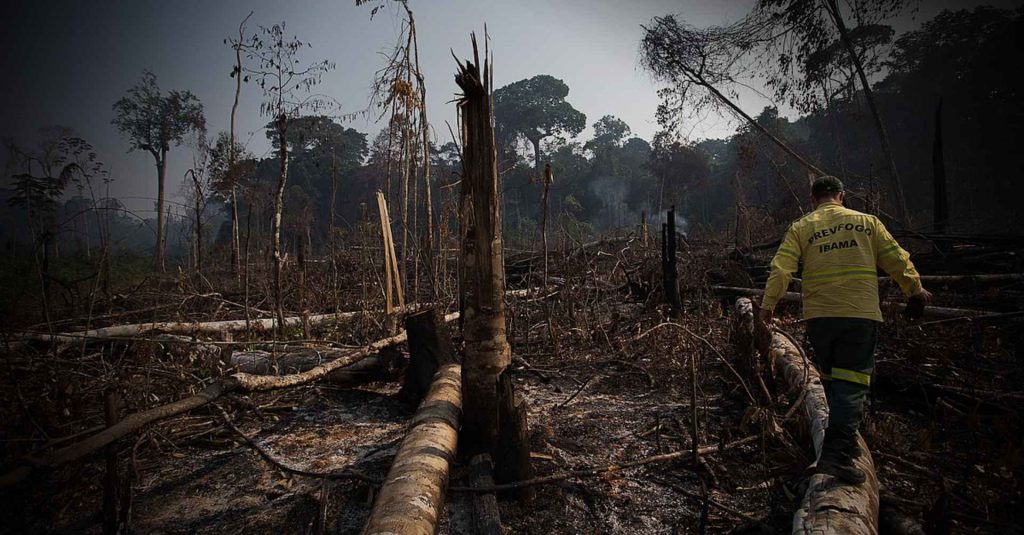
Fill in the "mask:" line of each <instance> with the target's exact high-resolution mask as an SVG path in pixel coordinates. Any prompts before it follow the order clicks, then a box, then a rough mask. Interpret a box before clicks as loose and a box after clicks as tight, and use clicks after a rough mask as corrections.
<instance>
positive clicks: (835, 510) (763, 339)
mask: <svg viewBox="0 0 1024 535" xmlns="http://www.w3.org/2000/svg"><path fill="white" fill-rule="evenodd" d="M736 316H737V323H738V324H739V325H738V326H739V329H738V330H742V331H746V332H750V331H754V332H755V333H757V334H755V335H754V338H755V340H756V342H755V343H756V344H757V346H758V349H759V350H760V351H761V353H762V356H763V357H764V358H766V359H767V360H768V361H769V362H770V363H771V366H772V369H773V370H774V372H775V375H777V376H779V377H781V378H782V379H783V380H785V381H786V383H787V384H788V385H789V388H790V389H793V390H797V391H803V409H804V416H805V417H806V421H807V424H808V426H809V430H810V435H811V440H812V442H813V444H814V454H815V457H820V456H821V446H822V442H823V441H824V439H825V428H826V427H827V425H828V401H827V400H826V399H825V389H824V387H823V386H822V385H821V377H820V375H819V374H818V370H817V368H816V367H815V366H813V365H812V364H811V363H810V362H808V361H807V360H805V358H804V357H803V355H802V354H801V353H800V350H799V349H798V348H797V347H796V346H795V345H793V343H792V342H790V341H789V338H787V337H786V336H783V335H781V334H778V333H771V334H769V333H767V332H764V331H763V330H762V332H757V330H755V326H754V307H753V303H751V301H750V299H747V298H745V297H741V298H739V299H737V300H736ZM769 336H770V339H769ZM857 443H858V445H859V446H860V450H861V454H860V455H859V456H858V457H856V458H855V459H853V463H854V464H855V465H856V466H857V467H858V468H860V469H861V470H863V471H864V474H865V475H866V476H867V479H866V480H865V481H864V483H861V484H860V485H844V484H837V482H836V481H835V479H834V478H833V477H832V476H827V475H824V474H815V475H813V476H811V478H810V482H809V484H808V486H807V491H806V492H805V493H804V496H803V499H802V500H801V503H800V508H799V509H797V511H796V513H794V515H793V531H792V532H793V533H794V534H812V533H850V534H857V533H863V534H871V535H874V534H877V533H878V477H877V476H876V474H875V465H874V461H873V460H872V458H871V453H870V452H869V451H868V447H867V444H866V443H865V442H864V438H863V437H861V436H860V434H858V435H857Z"/></svg>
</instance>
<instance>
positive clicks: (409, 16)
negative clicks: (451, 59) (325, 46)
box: [356, 0, 439, 302]
mask: <svg viewBox="0 0 1024 535" xmlns="http://www.w3.org/2000/svg"><path fill="white" fill-rule="evenodd" d="M394 1H395V2H396V3H398V4H399V5H401V7H402V9H403V13H404V20H403V27H402V31H401V32H400V34H399V37H398V44H397V45H396V46H395V48H394V50H393V51H392V52H391V54H390V55H389V56H388V61H387V64H386V65H385V66H384V68H383V69H381V70H380V71H378V72H377V75H376V77H375V79H374V85H373V96H372V101H371V106H373V105H376V106H377V107H379V108H380V109H381V110H385V111H384V112H383V113H382V117H383V115H384V114H385V113H387V111H386V110H390V118H389V121H388V134H387V139H388V149H387V153H386V154H387V162H386V166H385V167H386V169H387V172H386V176H385V177H384V179H385V181H386V182H387V187H386V192H387V201H388V205H389V206H390V207H394V206H395V204H396V199H394V198H393V196H392V194H391V169H392V163H395V162H394V160H397V167H398V173H397V176H398V178H399V183H398V191H399V193H400V195H401V198H400V199H398V200H397V201H398V203H399V206H400V207H401V210H400V211H399V212H398V214H400V216H401V224H402V234H401V235H402V244H401V257H402V266H403V269H401V272H402V273H403V274H404V277H405V279H404V283H403V287H405V288H406V289H409V288H410V285H409V284H408V277H409V272H410V270H411V273H412V275H413V278H412V285H411V288H412V300H413V301H414V302H415V299H416V295H417V294H418V293H419V279H420V276H419V274H420V265H421V262H422V264H423V267H424V268H425V271H426V274H427V279H428V284H429V286H430V292H431V295H432V296H433V297H434V298H436V297H437V295H438V285H439V283H438V281H439V278H438V268H437V265H438V262H436V261H435V259H434V249H435V244H436V243H437V242H438V240H437V238H436V237H435V230H436V228H437V226H436V225H435V224H434V206H433V205H434V201H433V185H432V182H431V180H432V179H431V161H430V151H431V147H430V123H429V122H428V121H427V87H426V84H425V79H424V76H423V71H422V70H421V69H420V60H419V55H420V52H419V44H418V41H417V33H416V18H415V17H414V16H413V12H412V10H411V9H410V8H409V4H408V2H406V0H394ZM370 3H375V2H374V1H373V0H356V5H363V4H370ZM382 7H383V5H377V6H375V7H374V8H373V9H372V11H371V14H370V16H371V17H373V16H374V15H376V14H377V12H378V11H379V10H380V9H381V8H382ZM396 142H397V143H396ZM396 144H397V147H398V150H397V152H398V154H397V155H396V154H395V151H394V150H393V148H392V147H393V146H395V145H396ZM420 178H422V184H423V219H424V227H423V230H422V232H420V225H419V222H420V215H421V211H420V206H419V184H420V183H421V182H420ZM410 186H411V191H410ZM410 195H411V196H410ZM410 237H411V238H412V247H410V240H409V238H410ZM410 258H411V259H412V264H411V265H409V260H410Z"/></svg>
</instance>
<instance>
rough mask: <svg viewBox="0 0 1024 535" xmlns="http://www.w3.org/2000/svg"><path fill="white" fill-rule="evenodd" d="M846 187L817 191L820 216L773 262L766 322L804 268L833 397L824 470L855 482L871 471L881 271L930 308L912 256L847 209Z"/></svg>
mask: <svg viewBox="0 0 1024 535" xmlns="http://www.w3.org/2000/svg"><path fill="white" fill-rule="evenodd" d="M845 197H846V193H845V191H844V189H843V183H842V182H840V181H839V179H837V178H835V177H831V176H825V177H821V178H819V179H817V180H815V181H814V184H812V186H811V202H812V204H813V205H814V211H813V212H811V213H810V214H807V215H806V216H804V217H803V218H801V219H798V220H797V221H796V222H795V223H793V224H792V225H791V226H790V227H789V230H788V231H786V236H785V238H784V239H783V240H782V245H780V246H779V250H778V252H777V253H776V254H775V258H773V259H772V272H771V276H770V277H769V278H768V284H767V286H766V287H765V292H764V299H763V300H762V301H761V311H760V313H759V319H760V320H761V322H762V323H763V324H764V325H765V326H769V325H770V324H771V320H772V315H773V311H774V309H775V305H776V304H777V303H778V302H779V299H780V298H781V297H782V295H783V294H784V293H785V292H786V288H787V287H788V286H789V281H790V279H791V278H792V277H793V274H794V273H795V272H796V271H797V267H798V265H799V263H800V262H803V277H802V283H801V289H802V291H803V309H804V319H806V320H807V333H808V337H809V338H810V341H811V346H812V347H813V348H814V353H815V355H816V360H817V364H818V369H819V371H820V372H821V379H822V384H823V385H824V386H825V396H826V397H827V399H828V409H829V424H828V428H827V429H826V430H825V441H824V444H823V445H822V449H821V458H820V459H819V460H818V472H819V473H825V474H829V475H832V476H835V477H836V478H838V479H839V480H841V481H843V482H845V483H849V484H854V485H856V484H860V483H862V482H863V481H864V477H865V476H864V473H863V472H862V471H861V470H860V469H859V468H857V467H856V466H854V464H853V459H854V458H855V457H857V456H859V455H860V451H859V448H858V446H857V428H858V427H859V426H860V420H861V413H862V411H863V406H864V400H865V398H866V397H867V393H868V390H869V388H870V385H871V372H872V370H873V368H874V366H875V343H876V341H877V339H878V325H879V324H880V323H881V321H882V312H881V310H880V309H879V299H878V272H877V268H876V266H881V267H882V269H884V270H885V271H886V272H888V273H889V275H890V276H892V278H893V279H894V280H895V281H896V283H897V284H899V286H900V289H902V290H903V293H904V294H906V295H908V296H910V298H911V299H912V301H913V302H916V303H918V304H923V303H927V302H928V301H930V300H931V293H929V292H928V291H927V290H925V289H924V288H923V287H922V286H921V277H920V276H919V275H918V274H917V270H916V269H915V268H914V264H913V263H911V261H910V255H909V254H907V252H906V251H904V250H903V249H902V248H901V247H900V246H899V244H898V243H896V240H895V239H893V237H892V235H891V234H889V231H888V230H886V228H885V226H884V225H882V222H881V221H879V220H878V218H877V217H875V216H873V215H869V214H863V213H861V212H857V211H855V210H850V209H849V208H845V207H844V206H843V200H844V198H845Z"/></svg>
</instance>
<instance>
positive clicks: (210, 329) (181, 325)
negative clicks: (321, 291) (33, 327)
mask: <svg viewBox="0 0 1024 535" xmlns="http://www.w3.org/2000/svg"><path fill="white" fill-rule="evenodd" d="M402 311H403V310H399V312H402ZM404 311H410V310H404ZM365 313H366V312H364V311H355V312H336V313H333V314H316V315H313V316H306V317H305V322H306V325H310V326H312V325H318V324H321V323H325V322H328V321H343V320H347V319H351V318H354V317H357V316H360V315H362V314H365ZM275 321H276V319H275V318H264V319H254V320H249V322H248V323H247V322H246V321H245V320H244V319H241V320H223V321H204V322H188V321H154V322H148V323H132V324H128V325H113V326H110V327H102V328H99V329H90V330H88V331H79V332H65V333H58V334H47V333H27V336H26V337H25V339H26V340H31V341H38V342H52V343H78V342H81V341H82V339H83V338H126V337H132V336H138V335H139V334H142V333H145V332H160V333H169V334H182V335H189V336H195V335H199V334H206V335H215V334H224V333H230V332H239V331H245V330H246V329H252V330H264V331H268V330H270V329H273V328H274V322H275ZM302 324H303V316H292V317H288V318H285V319H284V326H285V328H289V327H297V326H300V325H302Z"/></svg>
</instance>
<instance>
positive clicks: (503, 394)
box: [455, 35, 531, 481]
mask: <svg viewBox="0 0 1024 535" xmlns="http://www.w3.org/2000/svg"><path fill="white" fill-rule="evenodd" d="M472 42H473V59H472V60H466V62H465V63H464V64H463V63H461V62H459V70H458V73H457V74H456V75H455V83H456V84H457V85H458V86H459V88H460V89H461V90H462V94H461V95H459V97H458V106H459V112H460V115H461V118H462V164H463V167H462V169H463V174H462V185H461V194H460V199H461V202H460V206H461V212H462V213H461V227H460V234H461V239H462V253H461V263H460V266H459V282H460V287H461V297H462V299H461V301H462V307H463V310H462V312H463V318H464V322H463V325H462V335H463V339H464V340H465V344H466V345H465V353H464V358H463V367H462V387H463V392H464V399H465V410H464V414H465V424H464V426H463V433H464V436H463V444H464V445H465V448H466V449H467V450H468V451H466V452H465V453H466V454H467V455H474V454H477V453H490V454H491V455H492V456H493V457H494V460H495V464H496V468H497V474H496V475H497V476H498V480H499V481H501V480H504V481H508V480H512V479H525V478H528V477H529V475H530V472H531V468H530V461H529V445H528V443H527V442H526V440H525V435H526V433H525V430H526V410H525V404H524V403H523V401H522V400H521V399H518V400H517V399H516V396H515V394H514V389H513V386H512V378H511V376H510V375H509V373H508V371H507V369H508V365H509V362H510V361H511V357H512V350H511V348H510V347H509V344H508V339H507V338H506V330H505V302H504V294H505V274H504V262H503V257H504V255H503V253H502V240H501V211H500V204H499V201H498V194H499V192H500V191H501V188H500V183H499V175H498V165H497V151H496V149H495V141H494V119H493V115H492V100H491V95H492V80H491V72H490V69H489V58H488V57H487V50H486V49H485V51H484V55H485V59H484V62H483V64H481V63H480V55H479V51H478V48H477V43H476V35H473V36H472ZM456 61H458V60H457V59H456ZM481 67H482V69H481ZM499 443H500V444H499ZM499 446H500V447H499Z"/></svg>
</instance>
